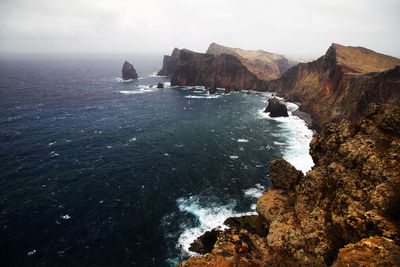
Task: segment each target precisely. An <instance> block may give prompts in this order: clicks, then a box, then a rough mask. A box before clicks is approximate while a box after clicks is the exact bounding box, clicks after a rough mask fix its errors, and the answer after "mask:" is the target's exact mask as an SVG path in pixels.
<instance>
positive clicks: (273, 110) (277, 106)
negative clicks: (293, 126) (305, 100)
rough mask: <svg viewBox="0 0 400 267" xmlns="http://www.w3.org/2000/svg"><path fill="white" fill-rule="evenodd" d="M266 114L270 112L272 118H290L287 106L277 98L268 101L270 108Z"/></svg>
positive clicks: (266, 110)
mask: <svg viewBox="0 0 400 267" xmlns="http://www.w3.org/2000/svg"><path fill="white" fill-rule="evenodd" d="M264 112H269V113H270V114H269V116H270V117H289V115H288V112H287V107H286V106H285V104H282V103H281V102H279V101H278V99H276V98H275V97H274V98H271V99H268V107H267V108H266V109H265V111H264Z"/></svg>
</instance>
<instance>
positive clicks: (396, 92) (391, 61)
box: [266, 44, 400, 130]
mask: <svg viewBox="0 0 400 267" xmlns="http://www.w3.org/2000/svg"><path fill="white" fill-rule="evenodd" d="M396 66H400V59H397V58H393V57H390V56H386V55H382V54H379V53H376V52H374V51H372V50H368V49H365V48H362V47H350V46H342V45H338V44H332V46H331V47H330V48H329V49H328V51H327V52H326V54H325V55H324V56H322V57H320V58H319V59H317V60H315V61H313V62H309V63H300V64H298V65H297V66H295V67H293V68H291V69H289V70H288V71H287V72H286V73H285V74H283V75H282V77H281V78H279V79H276V80H273V81H269V82H267V84H266V90H267V91H273V92H278V93H280V94H281V95H283V96H284V97H285V98H287V99H288V100H290V101H296V102H301V104H302V107H301V109H302V110H303V111H305V112H308V113H310V114H311V115H312V117H313V119H314V125H313V126H314V128H316V129H318V130H320V129H322V128H323V127H324V126H325V125H326V124H327V123H328V122H339V121H340V120H341V119H350V120H351V121H353V122H357V121H359V120H360V118H361V114H363V112H364V111H365V108H366V107H367V105H368V103H371V102H378V103H391V104H400V67H396ZM377 71H380V72H377ZM382 71H383V72H382Z"/></svg>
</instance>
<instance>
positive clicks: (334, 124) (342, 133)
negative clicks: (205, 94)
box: [172, 44, 400, 267]
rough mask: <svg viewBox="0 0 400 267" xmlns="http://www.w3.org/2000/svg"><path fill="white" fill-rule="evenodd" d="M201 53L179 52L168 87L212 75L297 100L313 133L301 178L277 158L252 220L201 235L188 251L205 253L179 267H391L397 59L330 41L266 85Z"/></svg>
mask: <svg viewBox="0 0 400 267" xmlns="http://www.w3.org/2000/svg"><path fill="white" fill-rule="evenodd" d="M210 48H212V49H209V50H210V51H211V52H208V53H206V54H200V53H195V52H192V51H189V50H181V54H180V56H179V61H178V64H177V67H176V69H175V71H174V73H173V76H172V78H173V81H174V82H173V84H175V85H201V84H205V85H206V86H207V85H209V84H210V81H211V78H215V81H216V82H217V85H218V86H219V87H229V88H234V89H235V90H241V89H243V88H248V89H252V90H260V91H272V92H277V93H278V94H279V95H281V96H283V97H285V98H286V99H288V100H290V101H296V102H300V103H301V104H302V106H301V109H302V111H305V112H308V113H310V114H311V116H312V118H313V120H314V123H313V127H314V128H315V129H317V130H318V132H319V134H318V135H317V136H316V137H315V138H314V139H313V140H312V142H311V143H310V154H311V156H312V158H313V161H314V163H315V166H314V167H312V170H310V171H308V172H307V174H306V175H303V173H302V172H300V171H298V170H296V169H295V168H294V167H293V166H292V165H291V164H290V163H288V162H286V161H285V160H275V161H272V162H270V163H269V177H270V181H271V183H272V187H271V188H269V189H267V191H266V192H265V193H264V194H263V195H262V196H261V197H260V198H259V199H258V202H257V213H258V215H256V216H245V217H240V218H230V219H228V220H227V221H226V222H225V224H227V225H229V226H230V228H229V229H227V230H224V231H216V230H215V231H211V232H208V233H206V234H205V236H203V237H201V238H199V239H198V240H196V242H195V243H194V245H193V246H192V249H193V250H194V251H197V252H201V254H204V255H203V256H200V257H191V258H189V259H188V260H186V261H184V262H182V263H181V264H180V265H179V266H182V267H183V266H289V265H290V266H291V265H293V266H299V265H307V266H360V265H364V266H365V265H373V266H400V217H399V214H400V193H399V192H400V60H399V59H397V58H393V57H390V56H386V55H382V54H379V53H376V52H374V51H372V50H368V49H365V48H362V47H348V46H342V45H339V44H332V45H331V47H330V48H329V49H328V51H327V52H326V54H325V55H324V56H322V57H320V58H319V59H317V60H315V61H312V62H309V63H300V64H298V65H296V66H294V67H292V68H289V69H288V70H287V71H286V72H284V73H283V74H281V75H280V77H279V78H276V79H269V80H267V79H265V77H264V78H261V76H260V75H256V74H255V71H254V70H251V67H250V66H249V65H246V64H244V63H243V59H240V55H239V56H238V55H233V54H232V53H231V54H228V53H225V52H226V51H224V49H222V48H219V47H218V46H217V45H212V46H211V47H210ZM218 63H221V64H218ZM210 69H211V70H212V71H210ZM278 102H279V101H278ZM202 242H205V243H202ZM214 242H215V243H214ZM212 243H214V244H212Z"/></svg>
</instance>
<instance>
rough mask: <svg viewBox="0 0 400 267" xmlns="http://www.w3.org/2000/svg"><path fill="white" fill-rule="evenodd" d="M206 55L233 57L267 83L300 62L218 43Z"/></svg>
mask: <svg viewBox="0 0 400 267" xmlns="http://www.w3.org/2000/svg"><path fill="white" fill-rule="evenodd" d="M206 54H212V55H215V56H219V55H221V54H229V55H233V56H235V57H237V58H238V59H239V60H240V62H242V63H243V65H245V66H246V67H247V69H248V70H249V71H250V72H252V73H254V74H255V75H256V76H257V77H258V78H259V79H260V80H266V81H268V80H272V79H277V78H279V77H280V76H281V75H282V74H283V73H284V72H286V71H287V70H288V69H289V68H291V67H293V66H295V65H297V64H298V62H297V61H295V60H293V59H289V58H287V57H285V56H282V55H278V54H273V53H269V52H265V51H263V50H244V49H240V48H231V47H227V46H222V45H219V44H216V43H212V44H211V45H210V46H209V48H208V49H207V52H206Z"/></svg>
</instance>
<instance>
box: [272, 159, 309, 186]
mask: <svg viewBox="0 0 400 267" xmlns="http://www.w3.org/2000/svg"><path fill="white" fill-rule="evenodd" d="M301 178H303V173H302V172H301V171H299V170H297V169H296V168H295V167H294V166H293V165H292V164H290V163H289V162H287V161H286V160H284V159H276V160H273V161H271V162H270V163H269V180H270V181H271V183H272V187H273V188H275V189H286V190H293V189H294V188H295V186H296V185H297V184H298V183H299V182H300V180H301Z"/></svg>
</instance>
